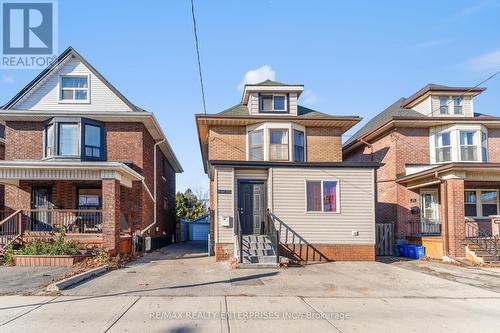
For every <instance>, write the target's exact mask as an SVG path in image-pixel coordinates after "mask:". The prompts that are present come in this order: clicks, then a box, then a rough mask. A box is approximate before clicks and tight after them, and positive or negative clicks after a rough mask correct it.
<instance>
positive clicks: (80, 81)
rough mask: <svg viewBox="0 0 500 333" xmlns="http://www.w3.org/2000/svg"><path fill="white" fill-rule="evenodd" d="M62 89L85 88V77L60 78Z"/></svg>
mask: <svg viewBox="0 0 500 333" xmlns="http://www.w3.org/2000/svg"><path fill="white" fill-rule="evenodd" d="M62 87H63V88H87V78H86V77H73V76H67V77H63V78H62Z"/></svg>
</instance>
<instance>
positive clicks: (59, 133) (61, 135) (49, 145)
mask: <svg viewBox="0 0 500 333" xmlns="http://www.w3.org/2000/svg"><path fill="white" fill-rule="evenodd" d="M44 137H45V140H44V142H45V158H82V159H97V160H102V159H104V155H105V154H104V148H103V147H104V127H103V125H102V124H101V123H98V122H96V121H92V120H87V119H81V118H76V119H75V118H61V119H60V118H53V119H52V120H51V121H50V122H49V123H48V124H47V125H46V126H45V133H44Z"/></svg>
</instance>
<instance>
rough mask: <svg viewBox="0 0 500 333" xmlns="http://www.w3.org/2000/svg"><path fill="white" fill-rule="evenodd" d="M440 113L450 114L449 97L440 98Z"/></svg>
mask: <svg viewBox="0 0 500 333" xmlns="http://www.w3.org/2000/svg"><path fill="white" fill-rule="evenodd" d="M439 113H440V114H449V112H448V97H447V96H441V97H439Z"/></svg>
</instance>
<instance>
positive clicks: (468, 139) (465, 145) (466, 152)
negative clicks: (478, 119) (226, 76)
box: [460, 131, 477, 161]
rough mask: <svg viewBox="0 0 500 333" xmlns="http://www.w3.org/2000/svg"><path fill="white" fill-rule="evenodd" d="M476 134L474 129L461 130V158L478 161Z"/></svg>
mask: <svg viewBox="0 0 500 333" xmlns="http://www.w3.org/2000/svg"><path fill="white" fill-rule="evenodd" d="M474 134H475V132H472V131H460V159H461V160H462V161H477V147H476V144H475V143H474V141H475V140H474V136H475V135H474Z"/></svg>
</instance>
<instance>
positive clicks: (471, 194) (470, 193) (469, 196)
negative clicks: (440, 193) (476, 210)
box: [465, 191, 477, 204]
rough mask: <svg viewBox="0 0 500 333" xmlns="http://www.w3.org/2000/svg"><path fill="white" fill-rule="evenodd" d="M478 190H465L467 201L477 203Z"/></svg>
mask: <svg viewBox="0 0 500 333" xmlns="http://www.w3.org/2000/svg"><path fill="white" fill-rule="evenodd" d="M476 202H477V198H476V191H465V203H474V204H475V203H476Z"/></svg>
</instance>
